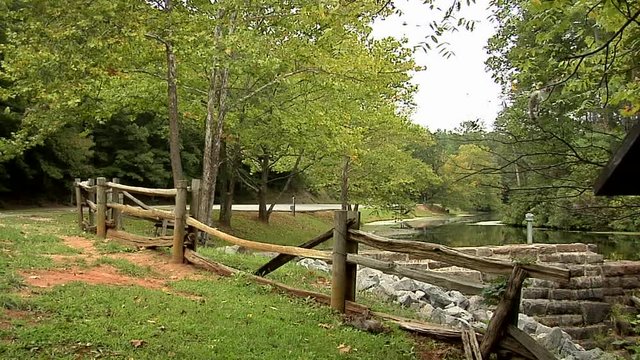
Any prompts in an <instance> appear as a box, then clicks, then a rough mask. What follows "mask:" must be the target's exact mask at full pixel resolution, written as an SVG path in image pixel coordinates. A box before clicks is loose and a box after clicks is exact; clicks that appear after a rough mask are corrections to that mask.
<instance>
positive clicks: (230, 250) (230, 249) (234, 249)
mask: <svg viewBox="0 0 640 360" xmlns="http://www.w3.org/2000/svg"><path fill="white" fill-rule="evenodd" d="M217 250H218V251H220V252H223V253H225V254H237V253H242V252H243V251H242V248H241V247H240V246H238V245H230V246H223V247H219V248H217Z"/></svg>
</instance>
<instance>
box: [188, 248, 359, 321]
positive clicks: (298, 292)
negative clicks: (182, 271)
mask: <svg viewBox="0 0 640 360" xmlns="http://www.w3.org/2000/svg"><path fill="white" fill-rule="evenodd" d="M184 258H185V259H186V260H187V261H188V262H190V263H192V264H194V265H196V266H199V267H202V268H204V269H207V270H209V271H213V272H215V273H216V274H218V275H221V276H230V275H233V274H238V273H241V271H240V270H237V269H234V268H231V267H228V266H225V265H223V264H220V263H217V262H215V261H212V260H210V259H208V258H206V257H204V256H202V255H200V254H198V253H197V252H195V251H193V250H191V249H185V253H184ZM246 276H248V278H249V279H251V280H253V281H255V282H257V283H259V284H263V285H269V286H271V287H273V288H274V289H276V290H278V291H280V292H283V293H286V294H289V295H294V296H298V297H303V298H311V299H313V300H315V301H317V302H319V303H322V304H326V305H329V304H330V303H331V296H329V295H327V294H322V293H318V292H314V291H308V290H302V289H297V288H294V287H291V286H287V285H284V284H282V283H279V282H277V281H273V280H270V279H267V278H263V277H261V276H256V275H250V274H246ZM346 311H347V312H348V313H357V314H366V313H368V312H369V308H367V307H366V306H364V305H361V304H358V303H355V302H351V301H347V302H346Z"/></svg>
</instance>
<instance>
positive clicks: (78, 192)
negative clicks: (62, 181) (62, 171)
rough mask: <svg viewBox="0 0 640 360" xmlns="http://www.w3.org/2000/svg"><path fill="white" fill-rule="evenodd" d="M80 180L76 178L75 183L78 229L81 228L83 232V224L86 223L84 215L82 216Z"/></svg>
mask: <svg viewBox="0 0 640 360" xmlns="http://www.w3.org/2000/svg"><path fill="white" fill-rule="evenodd" d="M80 181H81V180H80V179H78V178H76V179H75V183H74V185H75V186H74V190H75V194H76V212H77V214H76V215H77V217H78V227H79V228H80V230H82V229H83V228H84V227H83V226H82V225H83V222H84V215H82V203H83V201H82V189H81V188H80Z"/></svg>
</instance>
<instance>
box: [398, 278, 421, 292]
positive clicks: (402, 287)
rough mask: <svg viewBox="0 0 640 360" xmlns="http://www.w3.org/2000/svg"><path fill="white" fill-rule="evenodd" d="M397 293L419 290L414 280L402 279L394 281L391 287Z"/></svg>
mask: <svg viewBox="0 0 640 360" xmlns="http://www.w3.org/2000/svg"><path fill="white" fill-rule="evenodd" d="M392 286H393V287H394V289H396V290H397V291H416V290H419V287H418V285H417V284H416V281H415V280H412V279H409V278H402V279H400V280H399V281H396V282H394V283H393V285H392Z"/></svg>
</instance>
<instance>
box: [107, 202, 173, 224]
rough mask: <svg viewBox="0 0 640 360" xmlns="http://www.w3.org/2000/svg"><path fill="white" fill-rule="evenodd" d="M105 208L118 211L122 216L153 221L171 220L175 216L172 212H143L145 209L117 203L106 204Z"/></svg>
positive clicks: (156, 210) (150, 210)
mask: <svg viewBox="0 0 640 360" xmlns="http://www.w3.org/2000/svg"><path fill="white" fill-rule="evenodd" d="M107 207H108V208H112V209H118V210H120V211H121V212H122V213H123V214H127V215H132V216H137V217H142V218H147V219H153V220H162V219H169V220H171V219H174V218H175V215H173V212H171V211H165V210H160V209H149V210H145V209H140V208H137V207H135V206H129V205H122V204H118V203H108V204H107Z"/></svg>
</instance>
